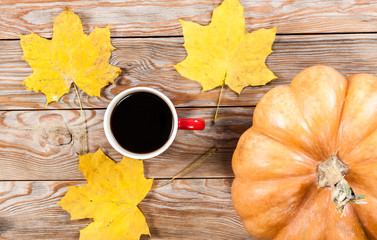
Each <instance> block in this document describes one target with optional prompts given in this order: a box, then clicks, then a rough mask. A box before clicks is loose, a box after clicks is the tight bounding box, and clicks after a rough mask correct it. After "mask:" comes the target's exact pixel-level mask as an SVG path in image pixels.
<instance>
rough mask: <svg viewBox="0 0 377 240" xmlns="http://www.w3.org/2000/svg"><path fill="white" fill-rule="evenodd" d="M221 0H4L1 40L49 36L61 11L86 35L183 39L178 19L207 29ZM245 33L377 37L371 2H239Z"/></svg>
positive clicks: (375, 9)
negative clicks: (105, 31) (71, 14)
mask: <svg viewBox="0 0 377 240" xmlns="http://www.w3.org/2000/svg"><path fill="white" fill-rule="evenodd" d="M221 2H222V1H221V0H184V1H182V0H171V1H169V0H159V1H156V0H142V1H136V0H132V1H131V0H128V1H118V0H106V1H105V0H101V1H96V0H87V1H79V0H73V1H67V0H64V1H59V2H57V1H53V0H47V1H45V0H18V1H16V2H15V1H13V0H2V1H1V2H0V16H1V18H0V38H2V39H18V38H19V36H18V35H19V34H29V33H30V32H31V31H33V32H35V33H37V34H39V35H41V36H43V37H51V36H52V26H53V25H52V19H53V18H54V17H56V16H57V15H59V13H60V12H61V11H62V9H64V8H65V7H69V8H71V9H72V10H73V11H75V12H76V13H77V14H78V15H79V16H80V18H81V19H82V22H83V24H84V27H85V30H86V31H91V30H93V29H94V27H95V26H100V27H105V26H107V25H108V24H110V25H111V34H112V36H115V37H130V36H177V35H181V34H182V31H181V27H180V24H179V21H178V19H179V18H182V19H184V20H190V21H195V22H197V23H200V24H208V23H209V22H210V19H211V14H212V11H213V9H214V8H215V7H217V6H219V5H220V3H221ZM240 2H241V4H242V5H243V6H244V7H245V18H246V24H247V27H248V28H249V30H255V29H258V28H262V27H265V28H271V27H276V26H279V32H280V33H303V32H305V33H314V32H315V33H324V32H335V33H339V32H375V31H376V12H377V2H375V1H360V0H358V1H343V0H334V1H326V0H320V1H313V0H289V1H288V0H273V1H270V0H241V1H240Z"/></svg>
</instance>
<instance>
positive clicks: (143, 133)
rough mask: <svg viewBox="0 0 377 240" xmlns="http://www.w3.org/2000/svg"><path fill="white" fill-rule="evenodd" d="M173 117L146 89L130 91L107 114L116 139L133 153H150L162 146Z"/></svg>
mask: <svg viewBox="0 0 377 240" xmlns="http://www.w3.org/2000/svg"><path fill="white" fill-rule="evenodd" d="M172 125H173V116H172V112H171V110H170V108H169V106H168V105H167V104H166V103H165V101H163V100H162V99H161V98H159V97H158V96H156V95H154V94H152V93H148V92H137V93H132V94H130V95H128V96H126V97H125V98H124V99H122V100H121V101H120V102H119V103H118V104H117V105H116V106H115V108H114V110H113V112H112V114H111V117H110V128H111V131H112V133H113V135H114V137H115V139H116V140H117V142H118V143H119V144H120V145H121V146H122V147H123V148H124V149H126V150H128V151H130V152H134V153H149V152H153V151H155V150H157V149H159V148H160V147H162V146H163V145H164V144H165V143H166V142H167V140H168V139H169V137H170V134H171V130H172Z"/></svg>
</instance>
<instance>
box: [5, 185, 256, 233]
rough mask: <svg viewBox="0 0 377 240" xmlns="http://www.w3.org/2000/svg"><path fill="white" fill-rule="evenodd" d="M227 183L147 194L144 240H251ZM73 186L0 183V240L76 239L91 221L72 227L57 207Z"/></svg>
mask: <svg viewBox="0 0 377 240" xmlns="http://www.w3.org/2000/svg"><path fill="white" fill-rule="evenodd" d="M231 182H232V179H181V180H175V181H174V182H173V183H172V184H169V185H166V186H164V187H161V188H158V189H155V190H153V191H151V192H150V193H149V194H148V195H147V197H146V199H144V200H143V201H142V202H141V203H140V204H139V207H140V209H141V211H142V212H143V214H144V215H145V217H146V219H147V222H148V225H149V227H150V231H151V235H152V237H151V238H143V239H164V240H166V239H185V240H186V239H187V240H191V239H192V240H193V239H219V240H221V239H224V240H228V239H237V240H242V239H253V238H252V237H250V236H249V235H248V234H247V232H246V231H245V230H244V228H243V226H242V223H241V222H240V220H239V218H238V216H237V214H236V212H235V211H234V209H233V206H232V202H231V196H230V186H231ZM161 183H162V181H155V182H154V184H155V185H157V184H161ZM78 184H85V182H72V181H38V182H32V181H30V182H29V181H22V182H20V181H16V182H14V181H8V182H0V190H1V191H0V216H1V217H0V238H1V239H3V240H13V239H19V240H23V239H64V240H69V239H78V237H79V232H78V230H79V229H82V228H85V227H86V226H87V224H89V223H90V222H91V220H90V219H84V220H72V221H71V220H70V215H69V213H67V212H65V211H63V210H62V209H61V207H60V206H59V205H57V204H56V203H57V202H59V201H60V199H61V197H63V196H64V195H65V193H66V191H67V186H71V185H78Z"/></svg>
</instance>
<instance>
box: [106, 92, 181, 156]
mask: <svg viewBox="0 0 377 240" xmlns="http://www.w3.org/2000/svg"><path fill="white" fill-rule="evenodd" d="M136 92H147V93H152V94H154V95H156V96H158V97H160V98H161V99H162V100H164V101H165V103H166V104H167V105H168V106H169V108H170V110H171V113H172V116H173V125H172V130H171V133H170V137H169V139H168V141H166V143H165V144H164V145H163V146H162V147H160V148H159V149H157V150H155V151H153V152H149V153H134V152H130V151H128V150H126V149H124V148H123V147H122V146H120V144H119V143H118V142H117V141H116V139H115V137H114V135H113V133H112V131H111V127H110V118H111V114H112V112H113V110H114V108H115V106H116V105H117V104H118V103H119V102H120V100H122V99H123V98H124V97H126V96H127V95H130V94H132V93H136ZM103 126H104V129H105V135H106V138H107V140H108V141H109V143H110V144H111V146H112V147H113V148H114V149H115V150H117V151H118V152H119V153H120V154H122V155H124V156H126V157H130V158H134V159H147V158H152V157H156V156H158V155H160V154H161V153H163V152H164V151H165V150H166V149H168V148H169V146H170V145H171V144H172V143H173V141H174V139H175V136H176V135H177V131H178V116H177V111H176V110H175V107H174V105H173V103H172V102H171V101H170V99H169V98H168V97H167V96H165V95H164V94H163V93H161V92H159V91H157V90H155V89H153V88H149V87H134V88H130V89H127V90H125V91H123V92H121V93H119V94H118V95H117V96H116V97H115V98H114V99H113V100H112V101H111V102H110V104H109V105H108V106H107V108H106V112H105V117H104V121H103Z"/></svg>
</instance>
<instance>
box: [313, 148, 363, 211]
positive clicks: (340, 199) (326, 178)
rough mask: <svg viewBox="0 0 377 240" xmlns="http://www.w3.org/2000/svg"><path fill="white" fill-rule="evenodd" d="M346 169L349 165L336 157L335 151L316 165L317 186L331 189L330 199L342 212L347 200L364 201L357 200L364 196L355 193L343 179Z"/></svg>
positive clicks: (347, 169)
mask: <svg viewBox="0 0 377 240" xmlns="http://www.w3.org/2000/svg"><path fill="white" fill-rule="evenodd" d="M348 171H349V167H348V166H347V165H346V164H345V163H344V162H343V161H342V160H341V159H340V158H339V157H338V154H337V153H334V154H332V155H331V156H330V157H328V158H326V160H325V161H322V162H320V163H319V164H318V165H317V176H318V179H317V184H318V186H319V187H329V188H330V189H331V199H332V200H333V202H334V203H335V205H336V210H337V211H338V212H342V213H343V211H344V207H345V206H346V204H347V203H348V202H355V203H356V204H361V203H365V202H360V201H358V200H359V199H364V198H365V196H364V195H360V194H355V192H354V191H353V189H352V188H351V187H350V186H349V185H348V182H347V181H346V180H345V179H344V176H345V175H346V173H347V172H348Z"/></svg>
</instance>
